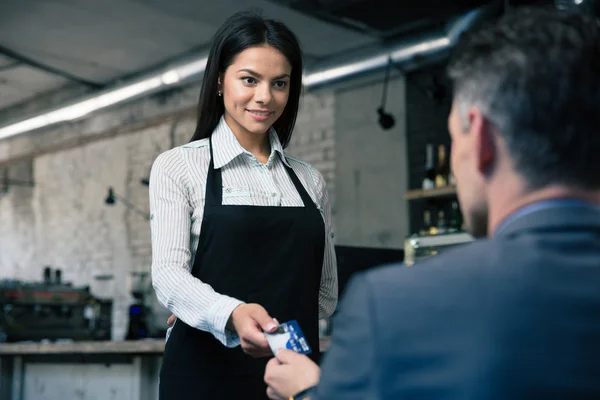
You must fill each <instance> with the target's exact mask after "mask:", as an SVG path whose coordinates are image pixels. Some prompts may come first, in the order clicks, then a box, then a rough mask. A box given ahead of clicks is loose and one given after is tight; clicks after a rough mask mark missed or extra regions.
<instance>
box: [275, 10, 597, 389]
mask: <svg viewBox="0 0 600 400" xmlns="http://www.w3.org/2000/svg"><path fill="white" fill-rule="evenodd" d="M457 50H458V52H457V53H456V54H455V56H454V57H453V59H452V60H451V63H450V66H449V75H450V78H451V79H452V81H453V84H454V98H453V107H452V111H451V114H450V116H449V119H448V128H449V131H450V135H451V138H452V152H451V165H452V171H453V172H454V175H455V177H456V180H457V185H458V186H457V190H458V198H459V202H460V205H461V209H462V211H463V216H464V218H465V221H466V223H467V226H468V227H469V230H470V231H471V232H472V234H473V235H474V236H476V237H477V238H478V239H479V240H477V241H475V242H473V243H472V244H468V245H464V246H461V247H457V248H455V249H450V250H448V251H447V252H445V253H444V254H441V255H439V256H436V257H433V258H430V259H428V260H426V261H424V262H421V263H417V264H416V265H414V266H413V267H411V268H405V267H402V266H401V265H389V266H384V267H381V268H378V269H376V270H371V271H368V272H365V273H362V274H360V275H358V276H356V277H355V278H354V279H353V281H352V283H351V284H350V287H349V288H348V290H347V292H346V294H345V296H344V297H345V298H344V299H343V301H342V303H341V305H340V308H339V311H338V312H339V314H338V316H337V317H336V320H335V321H334V322H335V323H334V326H335V329H334V335H333V338H332V345H331V347H330V350H329V351H328V353H327V354H326V355H325V357H324V360H323V362H322V371H319V368H318V367H317V366H316V365H315V364H313V363H312V362H310V361H308V360H307V359H306V358H305V357H303V356H301V355H298V354H296V353H292V352H289V351H283V352H281V353H278V354H277V358H278V359H275V358H274V359H272V360H271V361H270V362H269V364H268V366H267V370H266V373H265V381H266V382H267V384H268V385H269V390H268V394H269V396H270V397H271V398H274V399H275V398H288V396H290V395H293V394H294V393H297V392H298V391H301V390H303V389H306V388H308V387H310V386H312V385H315V384H316V383H317V382H318V380H319V374H322V375H321V379H320V383H319V384H318V385H317V386H316V388H313V389H312V390H309V391H308V393H309V396H310V397H311V399H312V400H315V399H327V400H335V399H407V398H410V399H415V398H418V399H424V398H427V399H442V398H443V399H511V400H514V399H552V398H561V399H567V398H568V399H584V398H596V399H598V398H600V132H599V131H598V129H599V128H600V27H599V25H598V23H597V22H596V21H595V20H593V19H592V18H590V17H585V16H583V15H581V14H574V13H567V12H561V11H558V10H554V11H553V10H540V9H538V10H519V11H517V12H515V13H514V14H510V15H507V16H505V17H504V18H503V19H501V20H500V22H498V23H496V24H495V25H494V26H488V27H484V28H483V29H481V30H480V31H479V32H476V33H473V34H471V35H470V36H469V37H468V38H466V40H465V41H464V42H463V43H461V45H460V46H459V48H458V49H457Z"/></svg>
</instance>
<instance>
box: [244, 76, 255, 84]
mask: <svg viewBox="0 0 600 400" xmlns="http://www.w3.org/2000/svg"><path fill="white" fill-rule="evenodd" d="M242 80H243V81H244V83H247V84H248V85H254V84H255V83H256V79H254V78H252V77H250V76H247V77H245V78H242Z"/></svg>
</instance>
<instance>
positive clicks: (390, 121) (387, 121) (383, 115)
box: [377, 58, 396, 130]
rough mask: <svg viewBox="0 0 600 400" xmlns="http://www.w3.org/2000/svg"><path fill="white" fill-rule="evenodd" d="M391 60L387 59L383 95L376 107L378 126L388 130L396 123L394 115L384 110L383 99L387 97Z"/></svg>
mask: <svg viewBox="0 0 600 400" xmlns="http://www.w3.org/2000/svg"><path fill="white" fill-rule="evenodd" d="M392 64H393V61H392V59H391V58H389V59H388V65H387V67H386V68H385V78H384V80H383V96H382V97H381V106H380V107H379V108H378V109H377V114H378V115H379V118H378V121H379V126H381V128H382V129H384V130H388V129H392V128H393V127H394V125H395V124H396V121H395V120H394V116H393V115H392V114H390V113H388V112H386V111H385V101H386V97H387V89H388V81H389V78H390V67H391V66H392Z"/></svg>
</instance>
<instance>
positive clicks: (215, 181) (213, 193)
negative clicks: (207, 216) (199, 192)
mask: <svg viewBox="0 0 600 400" xmlns="http://www.w3.org/2000/svg"><path fill="white" fill-rule="evenodd" d="M208 147H209V148H210V163H209V164H208V174H207V176H206V193H205V196H206V199H205V205H207V206H220V205H221V204H223V180H222V178H221V169H220V168H219V169H215V163H214V161H213V159H214V157H213V147H212V136H209V137H208Z"/></svg>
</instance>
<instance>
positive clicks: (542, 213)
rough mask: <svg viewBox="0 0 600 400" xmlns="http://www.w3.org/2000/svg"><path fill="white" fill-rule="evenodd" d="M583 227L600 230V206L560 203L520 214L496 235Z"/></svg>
mask: <svg viewBox="0 0 600 400" xmlns="http://www.w3.org/2000/svg"><path fill="white" fill-rule="evenodd" d="M557 229H559V230H565V229H567V230H568V229H583V230H597V231H599V232H600V206H597V205H593V204H591V203H590V204H584V203H581V204H580V205H569V206H565V205H560V204H559V203H557V204H555V205H551V206H547V207H543V208H539V209H535V210H533V211H531V212H528V213H525V214H524V215H520V216H519V217H518V218H515V219H513V220H511V221H509V222H508V223H507V224H506V225H504V226H503V227H502V229H501V230H499V232H497V234H496V236H511V235H515V234H519V233H521V232H524V231H533V230H542V231H548V230H557Z"/></svg>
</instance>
